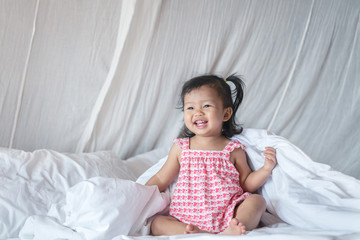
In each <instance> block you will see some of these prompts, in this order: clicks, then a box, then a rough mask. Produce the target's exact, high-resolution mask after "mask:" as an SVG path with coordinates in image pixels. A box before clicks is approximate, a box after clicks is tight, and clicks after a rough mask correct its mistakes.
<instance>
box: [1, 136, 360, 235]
mask: <svg viewBox="0 0 360 240" xmlns="http://www.w3.org/2000/svg"><path fill="white" fill-rule="evenodd" d="M234 138H237V139H239V140H240V141H241V142H243V143H244V144H245V145H246V146H247V154H248V156H249V158H250V162H251V166H252V168H253V169H254V170H255V169H257V168H259V167H261V164H262V163H263V158H262V155H261V152H262V150H263V149H264V148H265V146H269V145H270V146H272V147H274V148H276V149H277V158H278V166H277V167H276V168H275V169H274V172H273V174H272V176H271V177H270V179H268V181H267V183H266V184H265V185H264V186H263V187H262V189H261V190H260V191H259V193H260V194H262V195H263V196H264V197H265V199H266V201H267V211H266V213H265V214H264V216H263V218H262V221H261V226H260V227H259V228H257V229H255V230H253V231H250V232H247V234H246V235H245V236H242V238H243V239H265V238H266V239H304V238H307V239H359V238H360V228H359V226H360V192H359V191H358V189H359V187H360V181H359V180H357V179H356V178H353V177H350V176H348V175H345V174H342V173H340V172H337V171H334V170H332V169H331V168H330V167H329V166H328V165H325V164H321V163H317V162H314V161H313V160H312V159H310V158H309V157H308V156H307V155H306V154H305V153H304V152H303V151H302V150H301V149H299V148H298V147H296V146H295V145H294V144H292V143H291V142H290V141H288V140H287V139H285V138H283V137H280V136H277V135H274V134H270V133H269V132H267V131H266V130H262V129H245V130H244V132H243V133H242V134H241V135H236V136H235V137H234ZM166 154H167V149H166V148H160V149H155V150H153V151H150V152H147V153H144V154H141V155H138V156H135V157H133V158H130V159H127V160H126V161H124V160H121V159H119V158H118V157H117V156H116V155H115V154H114V153H112V152H109V151H103V152H94V153H84V154H69V153H59V152H55V151H50V150H37V151H34V152H24V151H21V150H9V149H1V151H0V161H1V169H0V172H1V176H0V177H1V187H0V212H1V221H0V222H1V227H0V239H7V238H15V239H47V240H50V239H59V238H60V239H113V240H116V239H185V238H187V239H189V238H190V239H238V238H239V237H238V236H226V237H225V236H222V235H211V234H195V235H191V236H189V235H176V236H161V237H154V236H151V233H150V230H149V226H150V224H151V220H152V218H153V216H156V214H166V213H167V210H168V209H167V208H168V206H169V202H170V201H171V194H172V191H173V188H174V184H175V183H173V184H171V186H169V187H168V189H167V190H166V191H165V192H163V193H160V192H159V191H158V189H157V187H155V186H151V187H149V186H144V185H143V184H144V183H145V182H146V181H147V180H148V179H149V178H150V177H151V176H152V175H153V174H155V173H156V172H157V171H158V170H159V169H160V167H161V166H162V164H163V163H164V161H166Z"/></svg>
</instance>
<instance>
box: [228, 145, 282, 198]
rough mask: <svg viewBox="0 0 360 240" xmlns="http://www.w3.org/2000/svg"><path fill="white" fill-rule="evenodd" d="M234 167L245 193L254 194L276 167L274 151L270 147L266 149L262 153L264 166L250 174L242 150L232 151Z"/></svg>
mask: <svg viewBox="0 0 360 240" xmlns="http://www.w3.org/2000/svg"><path fill="white" fill-rule="evenodd" d="M233 153H234V162H235V167H236V169H237V170H238V172H239V174H240V185H241V187H242V188H243V189H244V191H247V192H255V191H256V190H257V189H259V188H260V187H261V186H262V185H263V184H264V183H265V182H266V180H267V179H268V177H269V176H270V175H271V173H272V170H273V169H274V167H275V165H276V162H277V160H276V151H275V149H274V148H272V147H266V148H265V151H264V156H265V162H264V166H262V167H261V168H260V169H258V170H257V171H255V172H252V171H251V169H250V167H249V165H248V163H247V161H246V154H245V152H244V151H243V150H241V149H239V150H238V151H233Z"/></svg>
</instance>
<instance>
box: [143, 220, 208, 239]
mask: <svg viewBox="0 0 360 240" xmlns="http://www.w3.org/2000/svg"><path fill="white" fill-rule="evenodd" d="M150 228H151V233H152V234H153V235H155V236H159V235H177V234H189V233H201V232H203V233H207V232H206V231H202V230H200V229H199V228H198V227H196V226H194V225H192V224H185V223H182V222H180V221H179V220H177V219H176V218H174V217H172V216H157V217H156V218H155V219H154V220H153V222H152V223H151V227H150Z"/></svg>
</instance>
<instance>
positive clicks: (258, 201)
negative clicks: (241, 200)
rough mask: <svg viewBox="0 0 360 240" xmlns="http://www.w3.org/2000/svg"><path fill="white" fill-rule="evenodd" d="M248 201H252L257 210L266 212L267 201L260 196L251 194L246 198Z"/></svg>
mask: <svg viewBox="0 0 360 240" xmlns="http://www.w3.org/2000/svg"><path fill="white" fill-rule="evenodd" d="M246 200H248V201H250V202H251V203H252V204H253V205H254V207H256V209H258V210H259V211H262V212H265V210H266V201H265V198H264V197H263V196H261V195H259V194H251V195H250V196H248V197H247V198H246Z"/></svg>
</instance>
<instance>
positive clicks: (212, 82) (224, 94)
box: [180, 74, 245, 138]
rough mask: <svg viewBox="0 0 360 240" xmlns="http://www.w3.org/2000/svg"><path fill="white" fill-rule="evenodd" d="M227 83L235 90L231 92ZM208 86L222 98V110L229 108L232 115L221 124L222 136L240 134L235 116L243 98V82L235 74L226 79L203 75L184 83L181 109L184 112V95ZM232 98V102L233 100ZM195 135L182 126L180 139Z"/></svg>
mask: <svg viewBox="0 0 360 240" xmlns="http://www.w3.org/2000/svg"><path fill="white" fill-rule="evenodd" d="M229 82H231V83H233V84H234V86H235V88H234V89H233V91H231V88H230V86H229V84H228V83H229ZM205 85H206V86H209V87H211V88H213V89H215V90H216V91H217V93H218V94H219V96H220V97H221V98H222V101H223V104H224V108H227V107H231V108H232V110H233V113H232V115H231V117H230V119H229V120H228V121H226V122H224V124H223V128H222V134H223V135H224V136H225V137H227V138H230V137H232V136H234V135H235V134H240V133H241V132H242V130H243V128H242V127H241V126H240V125H239V124H237V123H236V120H235V114H236V111H237V110H238V108H239V106H240V104H241V102H242V100H243V97H244V90H243V89H244V87H245V84H244V82H243V81H242V80H241V79H240V77H238V76H236V75H235V74H232V75H230V76H229V77H227V78H225V79H224V78H220V77H218V76H216V75H203V76H198V77H195V78H192V79H190V80H188V81H186V82H185V83H184V85H183V87H182V91H181V95H180V96H181V109H183V110H184V97H185V95H186V94H188V93H189V92H191V91H192V90H194V89H198V88H200V87H202V86H205ZM233 98H234V100H233ZM193 136H195V134H194V133H193V132H191V131H190V130H189V129H188V128H187V127H186V126H185V124H184V126H183V129H182V131H181V133H180V137H193Z"/></svg>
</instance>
